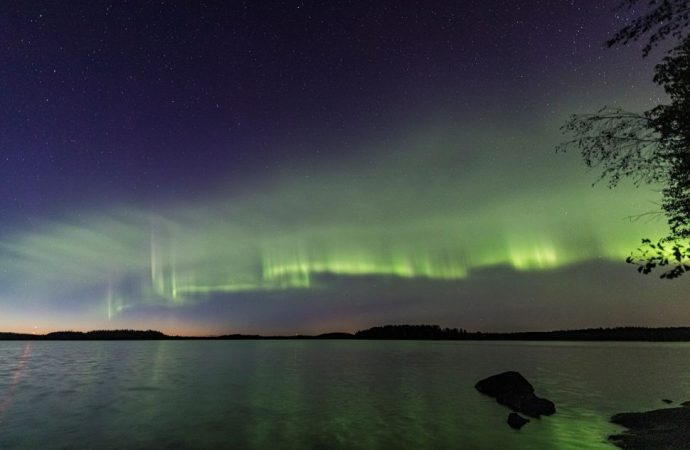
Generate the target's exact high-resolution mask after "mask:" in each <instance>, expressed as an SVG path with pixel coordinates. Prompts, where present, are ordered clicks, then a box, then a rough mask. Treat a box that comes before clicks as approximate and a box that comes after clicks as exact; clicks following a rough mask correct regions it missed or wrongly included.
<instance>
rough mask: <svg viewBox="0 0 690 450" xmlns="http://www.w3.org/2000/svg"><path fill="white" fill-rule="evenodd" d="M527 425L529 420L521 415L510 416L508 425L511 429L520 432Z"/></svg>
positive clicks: (512, 414)
mask: <svg viewBox="0 0 690 450" xmlns="http://www.w3.org/2000/svg"><path fill="white" fill-rule="evenodd" d="M526 423H529V419H525V418H524V417H522V416H521V415H520V414H518V413H514V412H512V413H510V414H508V425H510V428H512V429H514V430H519V429H520V428H522V427H523V426H524V425H525V424H526Z"/></svg>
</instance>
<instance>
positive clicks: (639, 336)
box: [0, 325, 690, 342]
mask: <svg viewBox="0 0 690 450" xmlns="http://www.w3.org/2000/svg"><path fill="white" fill-rule="evenodd" d="M252 339H254V340H268V339H274V340H293V339H314V340H327V339H328V340H347V339H351V340H430V341H618V342H690V327H666V328H647V327H616V328H586V329H578V330H557V331H527V332H525V331H522V332H512V333H491V332H479V331H476V332H470V331H466V330H463V329H458V328H441V327H440V326H438V325H386V326H381V327H373V328H369V329H366V330H361V331H357V332H356V333H340V332H334V333H324V334H318V335H292V336H262V335H250V334H225V335H219V336H171V335H167V334H164V333H161V332H160V331H155V330H145V331H144V330H94V331H87V332H81V331H58V332H53V333H47V334H26V333H3V332H0V340H3V341H18V340H22V341H23V340H33V341H96V340H108V341H113V340H252Z"/></svg>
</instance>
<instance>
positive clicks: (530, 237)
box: [0, 129, 665, 320]
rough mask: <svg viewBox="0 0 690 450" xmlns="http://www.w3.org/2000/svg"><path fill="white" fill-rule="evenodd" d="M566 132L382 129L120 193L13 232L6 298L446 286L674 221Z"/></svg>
mask: <svg viewBox="0 0 690 450" xmlns="http://www.w3.org/2000/svg"><path fill="white" fill-rule="evenodd" d="M487 135H491V136H494V137H493V138H491V139H487V138H486V137H482V136H487ZM557 138H558V137H557V136H553V135H551V136H540V135H539V132H538V131H534V130H532V131H530V130H527V131H518V130H501V131H500V132H498V130H493V132H492V133H491V134H488V133H485V132H482V131H479V130H476V129H474V130H473V131H472V133H469V132H468V133H465V134H463V133H459V132H457V131H455V132H451V131H448V129H445V130H443V129H442V130H439V129H435V130H434V132H433V133H430V132H423V133H419V134H418V135H417V136H415V137H414V138H413V139H410V138H406V139H398V140H396V141H395V142H390V141H388V142H383V143H382V142H373V143H371V144H370V146H371V147H372V148H376V150H375V151H372V150H366V149H365V150H362V151H358V152H353V154H352V155H351V156H348V157H343V158H342V161H340V162H339V163H338V164H337V167H336V166H334V167H317V166H314V165H312V166H310V165H309V164H304V166H302V167H289V168H282V169H281V170H278V171H276V174H275V176H274V177H273V178H272V179H271V182H267V181H262V182H260V183H255V186H252V188H251V189H249V190H247V192H250V194H248V195H237V194H236V195H234V196H232V195H221V193H222V192H223V190H222V189H219V190H218V191H219V194H218V195H216V196H214V197H213V199H212V200H205V201H203V202H200V201H194V200H189V201H188V202H187V203H186V204H180V203H181V202H180V203H176V204H174V205H166V206H164V207H161V208H159V209H158V210H157V211H155V212H153V211H147V210H146V209H144V208H133V207H122V206H120V207H113V208H111V209H110V210H105V211H94V212H89V213H83V214H79V215H74V216H72V217H66V218H64V220H60V221H53V222H50V223H42V224H41V225H40V226H37V227H35V229H32V230H30V231H15V232H14V233H13V234H12V235H10V237H9V238H7V239H5V240H4V242H2V244H1V248H2V250H1V253H0V258H2V265H3V267H4V268H5V270H4V272H3V273H2V280H1V281H2V285H3V286H4V289H3V290H4V292H3V295H2V300H5V301H8V300H9V301H15V302H16V301H17V300H21V302H22V303H24V304H26V303H27V302H28V303H31V302H37V303H39V304H40V303H41V302H61V301H64V299H66V298H69V299H72V300H73V301H75V302H77V303H78V307H79V308H80V310H81V311H83V312H85V313H86V314H87V317H90V318H93V319H95V320H102V319H108V320H111V319H114V318H116V317H117V316H118V315H119V314H121V313H122V312H123V311H126V310H131V309H136V308H140V307H165V308H167V307H174V308H184V307H188V306H190V305H198V304H200V303H205V302H218V301H224V300H223V299H224V298H232V296H233V295H235V294H238V293H254V294H261V295H260V296H258V298H270V297H271V296H276V295H280V293H281V292H291V293H293V294H292V295H300V294H299V292H305V291H315V292H322V293H324V295H327V293H328V292H329V290H332V289H335V288H336V287H335V286H331V284H330V283H329V280H331V279H332V277H334V276H335V277H347V278H350V279H354V278H372V277H373V278H382V279H393V280H395V279H400V280H403V279H405V280H427V282H432V283H433V282H439V283H444V282H456V281H457V282H461V281H462V280H468V279H471V278H472V277H473V273H475V272H476V271H478V270H482V269H491V268H495V267H498V268H507V269H510V270H513V271H515V272H517V273H533V272H548V271H553V270H556V269H560V268H565V267H570V266H572V265H575V264H580V263H586V262H588V261H611V262H621V261H622V260H624V259H625V257H626V256H627V255H628V254H629V253H630V251H631V250H633V249H634V248H635V247H636V246H637V244H638V243H639V240H640V238H641V237H654V236H658V235H661V234H662V233H663V232H664V231H665V226H664V222H663V220H655V221H651V222H650V221H643V220H631V217H633V216H635V215H639V214H641V213H644V212H646V211H648V210H650V209H654V208H655V201H656V199H657V194H656V193H655V192H654V190H653V189H645V188H640V189H636V188H634V187H631V186H623V187H621V188H618V189H616V190H609V189H607V188H606V187H604V186H599V185H596V186H594V187H592V186H591V181H593V180H595V179H596V178H595V174H591V173H590V174H585V173H583V172H584V171H583V170H582V167H581V166H580V165H579V164H578V162H577V159H576V155H559V154H554V152H553V150H552V146H551V143H552V142H555V141H556V139H557ZM535 141H536V142H544V144H542V145H540V146H538V147H537V148H533V147H530V146H529V145H528V144H527V143H528V142H535ZM508 147H510V148H511V150H512V151H511V152H507V151H506V148H508ZM515 147H518V149H519V150H518V151H516V149H515ZM467 149H470V150H469V151H468V150H467ZM460 150H464V151H460ZM506 155H513V156H506ZM629 270H630V271H631V272H632V268H629ZM633 276H634V275H633ZM329 277H330V278H329ZM506 290H508V291H509V290H510V287H509V286H506ZM2 300H0V301H2ZM459 306H460V308H461V307H462V304H461V303H460V304H459Z"/></svg>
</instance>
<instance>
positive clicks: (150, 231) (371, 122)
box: [0, 0, 690, 334]
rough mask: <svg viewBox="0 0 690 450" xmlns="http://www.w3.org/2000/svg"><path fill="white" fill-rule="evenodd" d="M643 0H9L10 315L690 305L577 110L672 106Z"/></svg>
mask: <svg viewBox="0 0 690 450" xmlns="http://www.w3.org/2000/svg"><path fill="white" fill-rule="evenodd" d="M617 3H618V2H617V1H613V0H611V1H600V2H597V1H584V0H583V1H572V0H570V1H564V0H553V1H551V0H549V1H546V0H542V1H501V0H467V1H462V2H458V1H435V0H424V1H421V0H420V1H395V2H393V1H390V2H385V1H381V2H372V1H366V2H350V1H342V2H288V1H285V2H249V1H247V2H240V1H232V2H230V1H228V2H221V1H218V2H181V1H175V2H173V1H155V2H154V1H120V2H100V1H74V2H69V5H67V4H66V3H63V2H33V1H9V0H8V1H3V2H2V3H1V4H0V157H1V158H2V160H1V163H2V164H0V218H1V220H0V330H3V331H22V332H26V331H28V332H41V333H42V332H47V331H53V330H57V329H76V330H85V329H93V328H155V329H160V330H162V331H165V332H168V333H189V334H216V333H229V332H245V333H248V332H258V333H265V334H271V333H284V334H290V333H298V332H299V333H317V332H322V331H353V330H356V329H360V328H365V327H368V326H372V325H379V324H384V323H438V324H440V325H443V326H451V327H463V328H468V329H471V330H495V331H501V330H545V329H556V328H574V327H590V326H614V325H650V326H656V325H681V324H683V325H687V324H688V323H690V307H688V302H687V300H688V299H687V294H686V292H687V291H686V289H685V288H686V283H685V281H687V280H676V281H672V282H671V281H665V280H658V279H657V278H653V277H652V276H647V277H645V276H641V275H638V274H637V273H636V272H635V270H634V267H632V266H628V265H626V264H625V262H624V259H625V257H626V256H627V255H628V254H629V253H630V252H631V251H632V250H634V249H635V247H636V246H637V244H638V243H639V241H640V239H641V238H643V237H651V238H653V237H656V236H660V235H662V234H663V233H664V231H665V222H664V220H663V218H659V219H656V220H647V219H643V220H632V221H631V220H630V217H631V216H635V215H639V214H642V213H645V212H648V211H650V210H655V209H658V207H659V206H658V200H659V193H658V189H655V188H654V187H653V186H651V187H650V186H645V187H641V188H638V189H636V188H634V187H633V186H631V185H629V184H623V185H622V186H620V187H618V188H616V189H615V190H609V189H608V188H607V187H606V186H605V185H604V183H602V184H601V185H598V184H597V185H595V186H594V187H593V186H592V184H593V183H594V182H595V181H596V180H597V178H598V174H597V173H596V172H595V171H587V170H586V169H585V168H584V166H583V164H582V162H581V161H580V160H579V156H578V155H576V154H556V153H555V151H554V147H555V145H556V144H558V143H559V142H561V141H562V140H564V139H565V137H564V136H563V135H561V133H560V131H559V127H560V125H561V124H562V123H563V122H564V121H565V120H566V119H567V118H568V116H569V115H570V114H572V113H577V112H591V111H596V110H598V109H599V108H601V107H602V106H604V105H608V106H619V107H623V108H627V109H631V110H642V109H648V108H650V107H651V106H654V105H655V104H657V103H658V102H663V101H664V100H665V99H664V97H663V95H662V93H661V92H660V90H659V89H658V88H657V87H656V86H655V85H654V84H653V83H652V81H651V79H652V75H653V74H652V69H653V66H654V64H655V63H656V62H658V59H659V57H660V54H659V53H658V52H657V53H652V54H651V55H650V56H649V57H647V58H643V57H642V54H641V50H640V47H639V46H635V45H633V46H630V47H627V48H616V49H607V48H605V45H604V42H605V41H606V39H607V38H608V37H610V36H611V35H612V33H613V32H614V31H615V30H617V29H618V28H620V27H621V26H622V25H624V24H625V23H626V21H627V20H629V19H630V18H631V16H632V15H634V14H635V12H634V11H633V12H629V11H617V10H616V9H615V6H616V4H617Z"/></svg>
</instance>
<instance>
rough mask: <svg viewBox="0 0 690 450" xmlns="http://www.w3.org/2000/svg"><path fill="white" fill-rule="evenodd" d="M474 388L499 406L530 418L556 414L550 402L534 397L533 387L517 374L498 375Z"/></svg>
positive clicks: (505, 373) (511, 372)
mask: <svg viewBox="0 0 690 450" xmlns="http://www.w3.org/2000/svg"><path fill="white" fill-rule="evenodd" d="M474 387H475V388H476V389H477V390H478V391H479V392H481V393H482V394H485V395H488V396H489V397H494V398H495V399H496V401H497V402H498V403H500V404H501V405H505V406H507V407H508V408H510V409H512V410H513V411H515V412H520V413H523V414H525V415H527V416H530V417H536V418H539V416H550V415H551V414H553V413H555V412H556V406H555V405H554V404H553V402H552V401H550V400H547V399H545V398H539V397H537V396H536V395H534V387H532V385H531V384H530V382H529V381H527V380H526V379H525V377H523V376H522V375H521V374H520V373H519V372H515V371H510V372H503V373H499V374H498V375H493V376H490V377H489V378H485V379H483V380H481V381H479V382H478V383H477V384H476V385H475V386H474Z"/></svg>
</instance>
